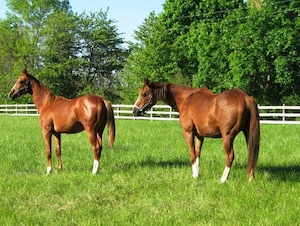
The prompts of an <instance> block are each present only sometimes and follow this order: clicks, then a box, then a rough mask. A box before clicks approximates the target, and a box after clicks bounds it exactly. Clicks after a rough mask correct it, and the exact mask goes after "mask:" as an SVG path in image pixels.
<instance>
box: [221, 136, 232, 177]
mask: <svg viewBox="0 0 300 226" xmlns="http://www.w3.org/2000/svg"><path fill="white" fill-rule="evenodd" d="M223 146H224V150H225V155H226V165H225V168H224V171H223V174H222V177H221V179H220V181H221V183H225V182H226V181H227V178H228V176H229V173H230V168H231V165H232V162H233V159H234V151H233V139H231V138H230V137H229V136H226V137H224V138H223Z"/></svg>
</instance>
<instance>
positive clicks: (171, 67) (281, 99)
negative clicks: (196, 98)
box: [124, 0, 300, 105]
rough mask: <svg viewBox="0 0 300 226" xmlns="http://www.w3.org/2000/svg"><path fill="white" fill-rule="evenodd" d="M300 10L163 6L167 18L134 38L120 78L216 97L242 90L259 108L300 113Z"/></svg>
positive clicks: (291, 6)
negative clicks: (297, 108)
mask: <svg viewBox="0 0 300 226" xmlns="http://www.w3.org/2000/svg"><path fill="white" fill-rule="evenodd" d="M299 4H300V2H299V1H298V0H290V1H271V0H266V1H259V0H258V1H257V0H248V1H242V0H230V1H224V0H218V1H215V0H212V1H182V0H175V1H166V2H165V4H164V11H163V12H162V13H161V14H159V15H157V16H155V15H153V14H151V15H150V16H149V18H148V20H145V24H144V26H142V27H140V29H139V31H137V34H138V35H137V37H136V39H137V40H138V41H139V46H138V48H134V49H133V51H132V53H131V55H130V56H129V60H128V61H127V63H126V65H125V72H124V78H125V80H126V81H128V82H129V84H133V83H140V81H142V80H143V79H144V78H145V77H146V78H150V79H153V80H156V81H164V82H176V81H178V82H182V81H184V82H183V83H182V84H187V85H191V84H192V85H193V86H194V87H203V86H204V87H207V88H209V89H211V90H213V91H214V92H217V93H218V92H221V91H223V90H224V89H230V88H234V87H240V88H242V89H244V90H245V91H246V92H248V93H249V94H251V95H253V96H254V97H255V98H256V99H257V101H258V102H259V103H260V104H265V105H267V104H274V105H276V104H287V102H286V101H288V102H289V103H294V104H297V105H299V104H300V102H299V98H297V97H298V96H299V95H300V90H299V88H297V87H299V86H300V74H299V71H300V67H299V62H300V58H299V57H300V46H299V41H298V39H299V37H298V36H299V33H300V28H299V24H300V22H299V18H300V16H299V13H300V5H299ZM149 20H150V21H151V23H149ZM156 59H159V60H162V62H160V61H158V60H156ZM158 72H159V73H158ZM129 74H130V76H128V75H129ZM178 75H180V79H179V80H177V78H178ZM128 77H129V78H130V79H128ZM133 89H134V87H133V86H132V87H131V89H130V90H133ZM136 92H137V91H136ZM128 96H129V95H128ZM291 100H293V101H291Z"/></svg>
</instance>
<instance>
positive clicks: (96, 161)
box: [92, 159, 99, 174]
mask: <svg viewBox="0 0 300 226" xmlns="http://www.w3.org/2000/svg"><path fill="white" fill-rule="evenodd" d="M98 166H99V161H98V160H96V159H94V166H93V171H92V173H93V174H96V173H97V172H98Z"/></svg>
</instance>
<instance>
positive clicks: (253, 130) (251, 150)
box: [245, 97, 260, 181]
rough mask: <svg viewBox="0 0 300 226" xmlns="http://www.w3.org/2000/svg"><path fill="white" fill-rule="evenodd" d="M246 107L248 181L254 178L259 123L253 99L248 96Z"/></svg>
mask: <svg viewBox="0 0 300 226" xmlns="http://www.w3.org/2000/svg"><path fill="white" fill-rule="evenodd" d="M246 102H247V107H248V110H249V113H250V116H249V124H248V131H247V132H246V133H245V134H246V140H247V144H248V166H247V174H248V178H249V181H251V180H252V179H253V178H254V171H255V167H256V163H257V159H258V152H259V143H260V125H259V112H258V107H257V104H256V102H255V100H254V99H253V98H252V97H250V98H247V101H246Z"/></svg>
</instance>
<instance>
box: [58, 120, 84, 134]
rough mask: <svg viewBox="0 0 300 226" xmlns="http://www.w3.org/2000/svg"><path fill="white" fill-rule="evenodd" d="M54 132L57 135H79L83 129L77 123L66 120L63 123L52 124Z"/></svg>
mask: <svg viewBox="0 0 300 226" xmlns="http://www.w3.org/2000/svg"><path fill="white" fill-rule="evenodd" d="M54 130H55V131H56V132H58V133H79V132H81V131H83V130H84V127H83V125H82V124H81V122H79V121H77V122H72V121H71V122H70V120H67V121H65V122H63V123H58V122H56V123H54Z"/></svg>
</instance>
